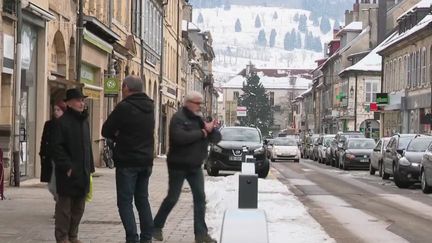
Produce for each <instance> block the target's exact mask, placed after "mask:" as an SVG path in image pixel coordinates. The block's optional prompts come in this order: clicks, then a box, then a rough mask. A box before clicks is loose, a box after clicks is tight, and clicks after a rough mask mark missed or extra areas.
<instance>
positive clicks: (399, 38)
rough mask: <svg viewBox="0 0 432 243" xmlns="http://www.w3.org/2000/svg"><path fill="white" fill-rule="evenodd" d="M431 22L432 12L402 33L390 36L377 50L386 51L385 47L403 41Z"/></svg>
mask: <svg viewBox="0 0 432 243" xmlns="http://www.w3.org/2000/svg"><path fill="white" fill-rule="evenodd" d="M431 23H432V15H431V14H429V15H426V17H424V18H423V19H422V20H420V22H419V23H418V24H417V25H415V26H414V27H412V28H411V29H409V30H407V31H405V32H403V33H400V34H399V33H398V32H396V34H394V35H392V36H391V37H392V38H390V39H389V40H388V41H384V42H383V45H382V46H381V47H380V48H379V49H378V50H377V52H378V53H380V52H381V51H384V50H385V49H387V48H388V47H390V46H392V45H394V44H396V43H397V42H399V41H402V40H404V39H406V38H408V37H410V36H411V35H413V34H415V33H417V32H418V31H420V30H422V29H424V28H426V27H427V26H428V25H429V24H431Z"/></svg>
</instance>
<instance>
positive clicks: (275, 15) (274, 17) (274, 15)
mask: <svg viewBox="0 0 432 243" xmlns="http://www.w3.org/2000/svg"><path fill="white" fill-rule="evenodd" d="M278 18H279V15H278V13H277V12H276V11H275V12H274V14H273V19H278Z"/></svg>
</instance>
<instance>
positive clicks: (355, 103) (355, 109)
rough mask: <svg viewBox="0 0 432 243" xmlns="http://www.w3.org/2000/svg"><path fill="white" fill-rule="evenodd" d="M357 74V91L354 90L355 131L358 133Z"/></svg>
mask: <svg viewBox="0 0 432 243" xmlns="http://www.w3.org/2000/svg"><path fill="white" fill-rule="evenodd" d="M357 80H358V78H357V74H356V76H355V89H354V131H357Z"/></svg>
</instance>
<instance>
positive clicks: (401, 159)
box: [399, 157, 411, 166]
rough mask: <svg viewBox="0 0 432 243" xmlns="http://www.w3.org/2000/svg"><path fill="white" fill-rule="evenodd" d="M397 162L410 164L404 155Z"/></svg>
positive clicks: (405, 164)
mask: <svg viewBox="0 0 432 243" xmlns="http://www.w3.org/2000/svg"><path fill="white" fill-rule="evenodd" d="M399 164H400V165H404V166H410V165H411V163H410V162H409V161H408V160H407V159H406V158H405V157H402V158H400V159H399Z"/></svg>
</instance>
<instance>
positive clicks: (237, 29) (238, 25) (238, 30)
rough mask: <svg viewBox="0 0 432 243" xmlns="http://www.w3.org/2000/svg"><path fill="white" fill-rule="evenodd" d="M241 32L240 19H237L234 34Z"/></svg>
mask: <svg viewBox="0 0 432 243" xmlns="http://www.w3.org/2000/svg"><path fill="white" fill-rule="evenodd" d="M241 31H242V27H241V23H240V19H237V20H236V23H235V32H241Z"/></svg>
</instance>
